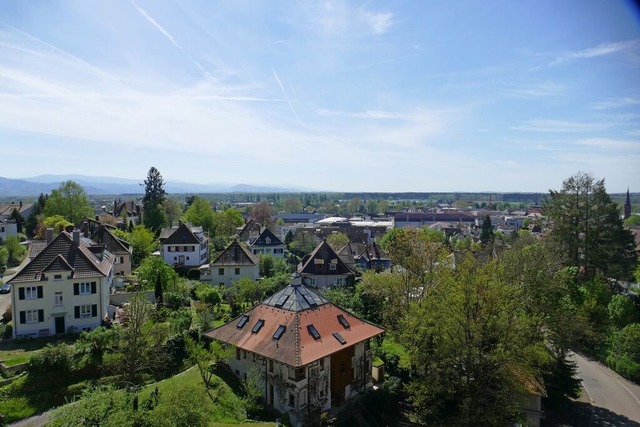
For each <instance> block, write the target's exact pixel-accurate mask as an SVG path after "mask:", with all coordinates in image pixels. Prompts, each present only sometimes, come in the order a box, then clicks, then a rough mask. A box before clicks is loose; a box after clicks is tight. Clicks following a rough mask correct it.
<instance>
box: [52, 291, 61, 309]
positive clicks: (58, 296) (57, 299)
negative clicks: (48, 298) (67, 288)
mask: <svg viewBox="0 0 640 427" xmlns="http://www.w3.org/2000/svg"><path fill="white" fill-rule="evenodd" d="M53 298H54V304H55V305H57V306H60V305H62V292H56V293H55V295H54V296H53Z"/></svg>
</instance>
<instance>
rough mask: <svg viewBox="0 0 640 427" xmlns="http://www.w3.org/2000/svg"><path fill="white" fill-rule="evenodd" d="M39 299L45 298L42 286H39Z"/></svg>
mask: <svg viewBox="0 0 640 427" xmlns="http://www.w3.org/2000/svg"><path fill="white" fill-rule="evenodd" d="M38 298H43V296H42V286H38Z"/></svg>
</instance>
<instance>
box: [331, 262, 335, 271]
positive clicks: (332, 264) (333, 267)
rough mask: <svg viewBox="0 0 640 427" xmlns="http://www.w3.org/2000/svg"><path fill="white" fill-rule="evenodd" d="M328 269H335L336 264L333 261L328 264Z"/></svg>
mask: <svg viewBox="0 0 640 427" xmlns="http://www.w3.org/2000/svg"><path fill="white" fill-rule="evenodd" d="M329 270H331V271H336V264H335V263H333V262H332V263H331V264H329Z"/></svg>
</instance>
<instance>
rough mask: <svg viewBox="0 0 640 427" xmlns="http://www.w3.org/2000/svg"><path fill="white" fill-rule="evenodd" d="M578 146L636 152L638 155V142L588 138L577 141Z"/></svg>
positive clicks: (639, 152)
mask: <svg viewBox="0 0 640 427" xmlns="http://www.w3.org/2000/svg"><path fill="white" fill-rule="evenodd" d="M577 144H578V145H583V146H587V147H592V148H600V149H604V150H630V151H633V150H636V151H637V154H640V141H624V140H619V139H611V138H588V139H581V140H579V141H577Z"/></svg>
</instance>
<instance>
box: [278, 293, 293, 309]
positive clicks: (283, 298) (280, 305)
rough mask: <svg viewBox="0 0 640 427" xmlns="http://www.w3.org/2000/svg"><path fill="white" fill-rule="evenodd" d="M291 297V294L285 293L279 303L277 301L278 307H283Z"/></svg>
mask: <svg viewBox="0 0 640 427" xmlns="http://www.w3.org/2000/svg"><path fill="white" fill-rule="evenodd" d="M289 295H290V294H288V293H283V294H282V295H280V298H278V301H276V307H282V306H283V305H284V304H285V303H286V302H287V300H288V299H289Z"/></svg>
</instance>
